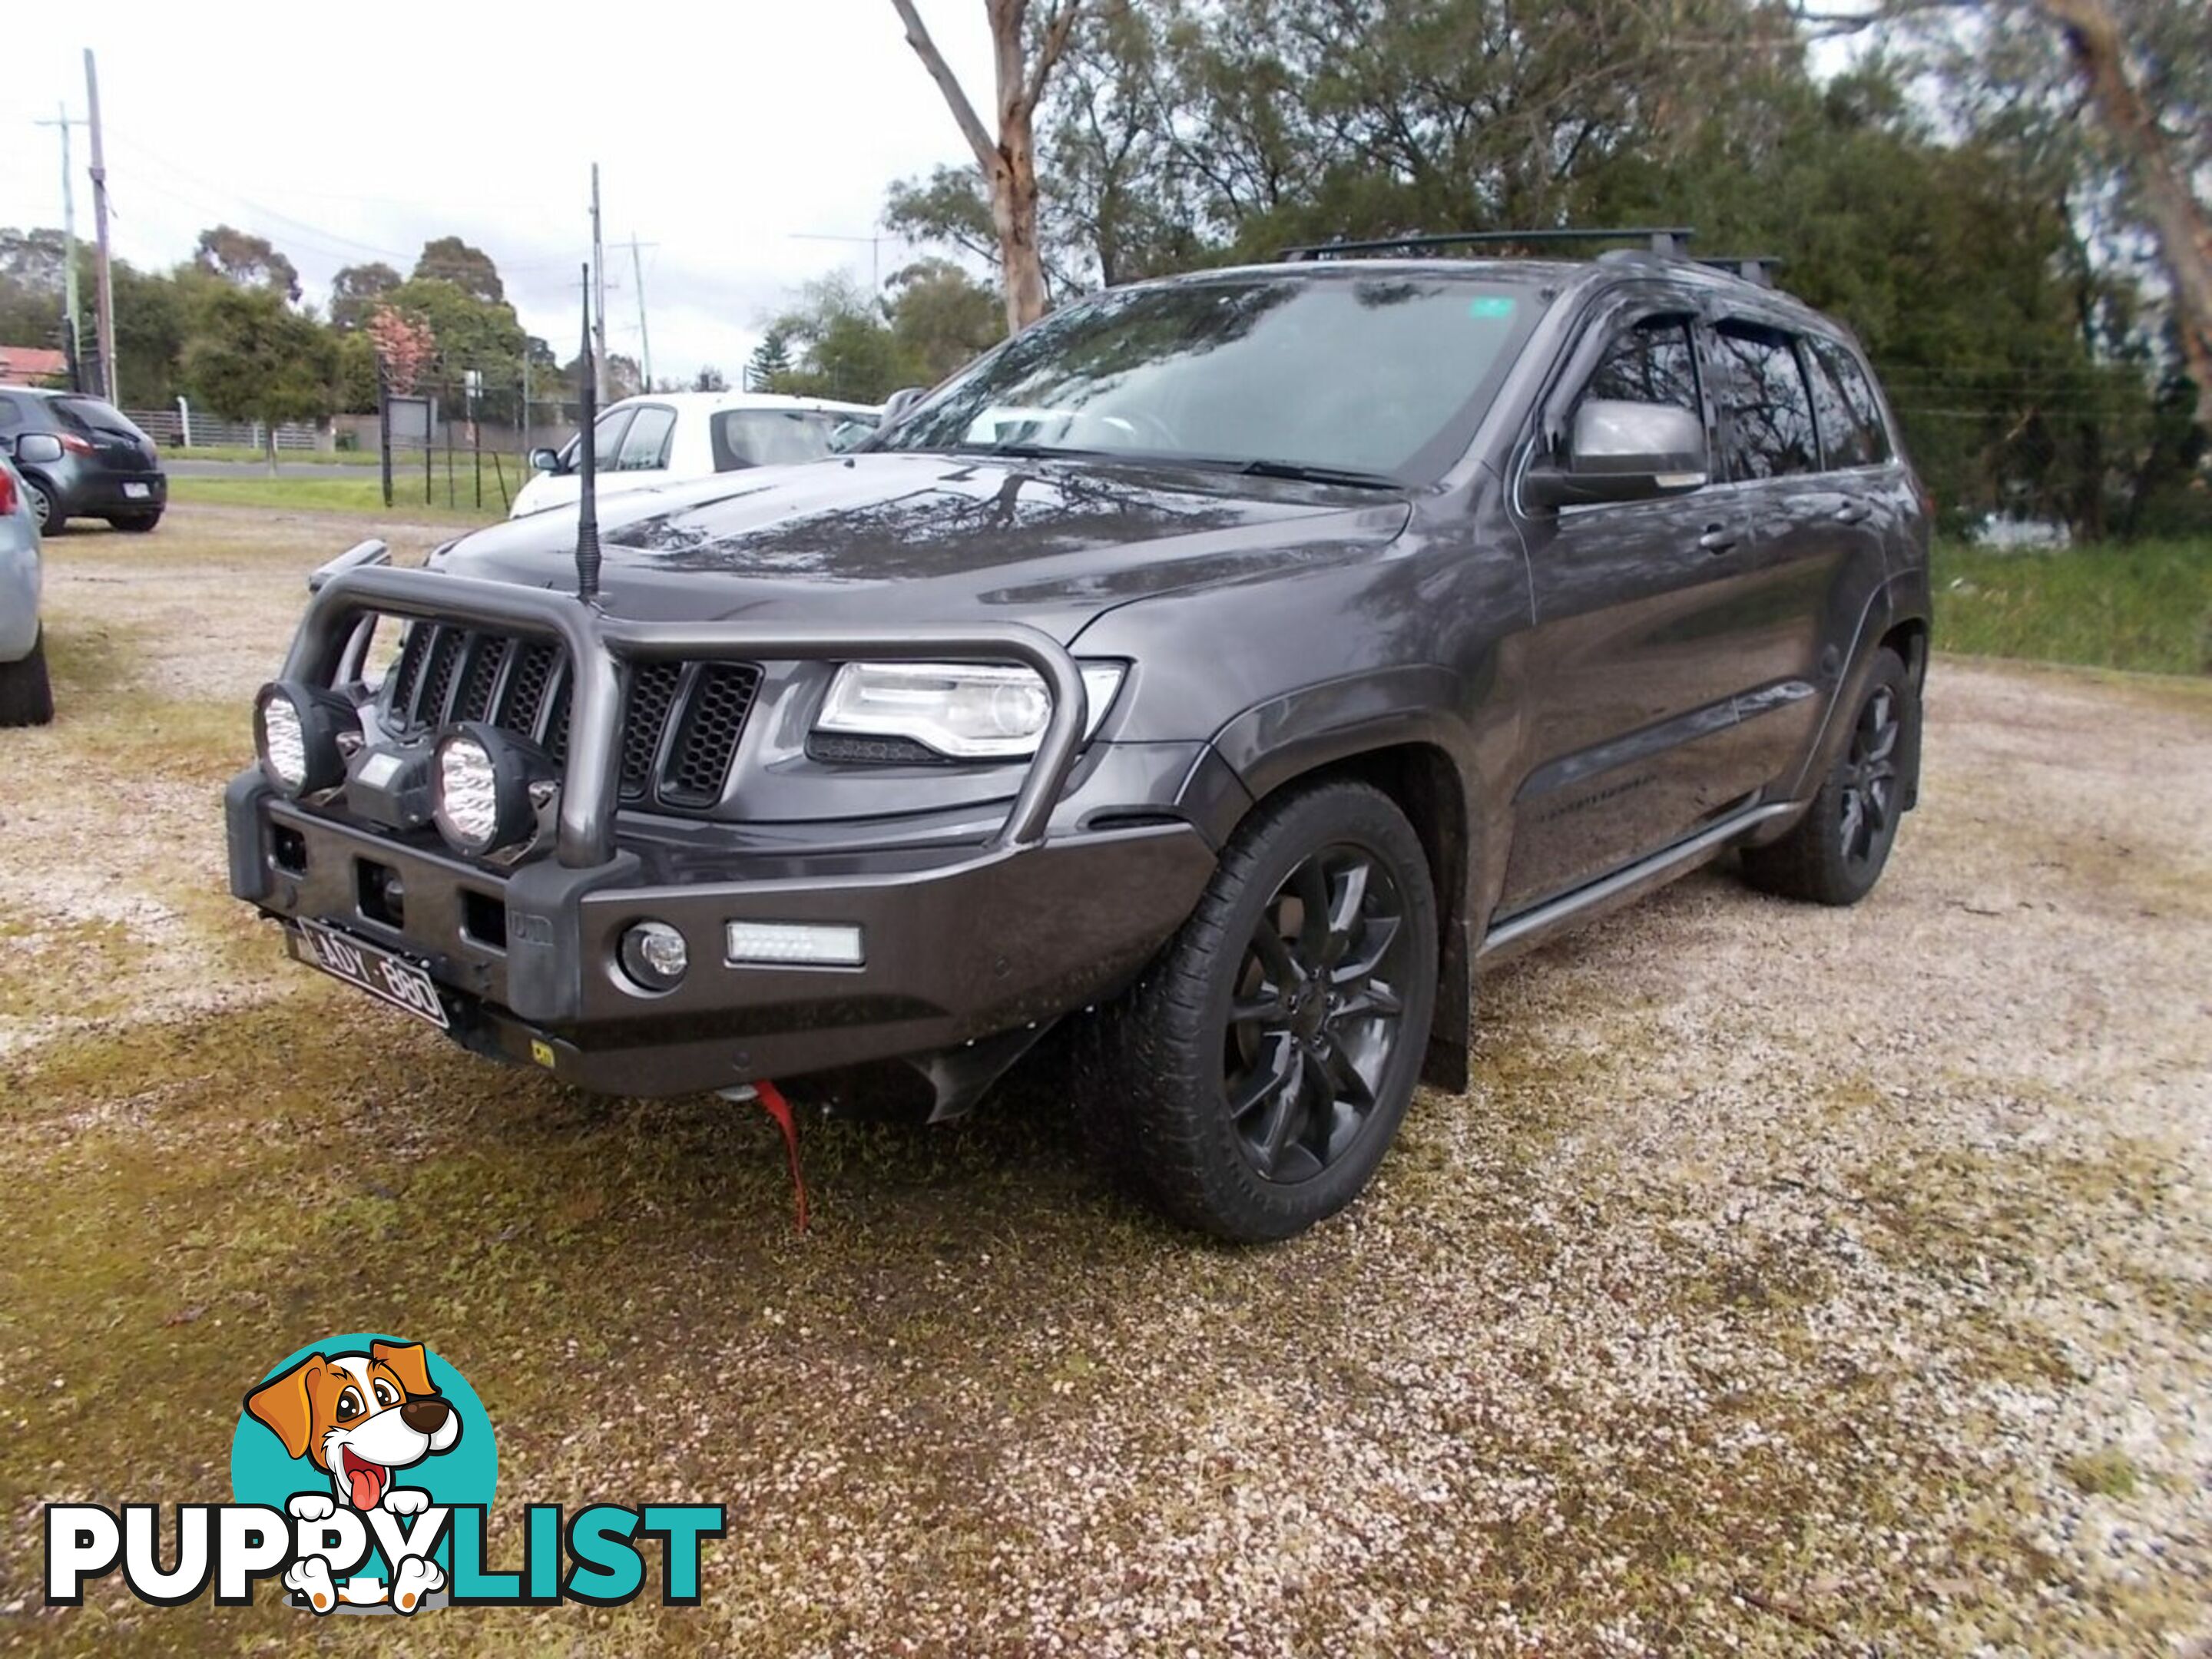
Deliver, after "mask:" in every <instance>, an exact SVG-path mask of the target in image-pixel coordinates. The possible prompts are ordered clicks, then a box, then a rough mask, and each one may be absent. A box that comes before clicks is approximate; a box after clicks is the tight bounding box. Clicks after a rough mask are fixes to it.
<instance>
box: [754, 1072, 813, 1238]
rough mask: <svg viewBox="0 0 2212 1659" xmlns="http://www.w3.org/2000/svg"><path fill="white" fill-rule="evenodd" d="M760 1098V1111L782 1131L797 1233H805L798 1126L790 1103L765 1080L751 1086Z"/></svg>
mask: <svg viewBox="0 0 2212 1659" xmlns="http://www.w3.org/2000/svg"><path fill="white" fill-rule="evenodd" d="M753 1091H754V1092H755V1093H756V1094H757V1095H758V1096H759V1097H760V1103H761V1109H762V1110H763V1111H765V1112H766V1113H767V1114H768V1115H769V1116H770V1117H772V1118H774V1119H775V1124H776V1127H778V1128H779V1129H781V1130H782V1131H783V1149H784V1151H785V1152H787V1153H788V1154H789V1155H790V1158H791V1189H792V1191H793V1193H795V1194H798V1199H799V1231H800V1232H802V1233H803V1232H805V1231H806V1177H805V1176H803V1175H801V1174H800V1173H799V1125H798V1124H797V1123H796V1122H795V1121H793V1118H792V1115H791V1103H790V1102H789V1101H787V1100H786V1099H785V1098H784V1097H783V1091H782V1090H781V1089H779V1088H777V1087H776V1086H775V1085H774V1084H773V1083H770V1082H768V1081H767V1080H766V1079H763V1080H762V1081H760V1082H758V1083H756V1084H754V1085H753Z"/></svg>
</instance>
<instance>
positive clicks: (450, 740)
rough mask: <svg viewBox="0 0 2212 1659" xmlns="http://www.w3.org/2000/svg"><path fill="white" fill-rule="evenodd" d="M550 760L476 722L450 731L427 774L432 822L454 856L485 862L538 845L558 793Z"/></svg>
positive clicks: (533, 747)
mask: <svg viewBox="0 0 2212 1659" xmlns="http://www.w3.org/2000/svg"><path fill="white" fill-rule="evenodd" d="M553 778H554V767H553V762H552V759H551V757H549V756H548V755H547V754H546V753H545V751H544V750H542V749H540V748H538V745H537V744H532V743H526V742H524V741H523V740H522V739H520V738H516V737H513V736H512V735H511V734H509V733H507V732H502V731H501V730H500V729H499V728H498V727H496V726H486V725H484V724H483V722H482V721H479V720H471V721H468V722H466V723H465V724H464V725H460V726H453V727H451V728H449V729H448V730H447V732H445V734H444V735H443V736H441V738H439V739H438V748H437V752H436V756H435V763H434V764H433V765H432V767H431V769H430V816H431V817H432V818H433V819H434V820H435V822H436V823H437V825H438V833H439V834H440V835H441V836H444V837H445V838H446V842H447V845H448V846H449V847H451V848H453V850H454V851H455V852H459V853H468V854H476V855H477V856H483V855H485V854H504V853H506V852H507V851H509V850H510V849H513V848H526V847H528V846H530V845H531V844H532V842H535V841H537V839H538V834H539V829H540V823H539V818H540V813H541V812H542V811H545V810H547V809H550V806H551V805H552V802H553V799H554V795H555V793H556V788H555V785H554V781H553Z"/></svg>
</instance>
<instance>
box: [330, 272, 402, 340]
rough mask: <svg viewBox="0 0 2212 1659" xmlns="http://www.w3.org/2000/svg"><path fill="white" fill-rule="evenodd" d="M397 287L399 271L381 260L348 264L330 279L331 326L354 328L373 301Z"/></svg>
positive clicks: (370, 309)
mask: <svg viewBox="0 0 2212 1659" xmlns="http://www.w3.org/2000/svg"><path fill="white" fill-rule="evenodd" d="M398 286H399V273H398V271H396V270H393V269H392V267H391V266H390V265H387V264H384V263H383V262H382V261H381V260H377V261H373V262H371V263H370V264H363V265H348V266H346V267H345V268H344V269H343V270H341V271H339V272H338V274H337V276H333V277H331V327H332V328H337V329H346V330H351V329H357V328H359V327H360V326H361V325H362V324H363V323H365V322H367V321H368V317H369V313H371V312H372V311H374V309H375V308H376V302H377V301H379V300H380V299H382V298H383V297H384V296H385V295H387V294H389V293H391V292H392V289H395V288H398Z"/></svg>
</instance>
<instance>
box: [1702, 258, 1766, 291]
mask: <svg viewBox="0 0 2212 1659" xmlns="http://www.w3.org/2000/svg"><path fill="white" fill-rule="evenodd" d="M1698 263H1699V264H1701V265H1711V267H1712V268H1713V269H1714V270H1725V271H1727V272H1728V273H1729V275H1730V276H1741V277H1742V278H1743V280H1744V281H1745V282H1747V283H1757V284H1758V285H1759V287H1761V288H1772V287H1773V286H1774V273H1775V272H1776V271H1777V270H1780V269H1781V267H1782V256H1781V255H1779V254H1778V253H1752V254H1745V255H1741V256H1733V257H1730V258H1710V259H1699V261H1698Z"/></svg>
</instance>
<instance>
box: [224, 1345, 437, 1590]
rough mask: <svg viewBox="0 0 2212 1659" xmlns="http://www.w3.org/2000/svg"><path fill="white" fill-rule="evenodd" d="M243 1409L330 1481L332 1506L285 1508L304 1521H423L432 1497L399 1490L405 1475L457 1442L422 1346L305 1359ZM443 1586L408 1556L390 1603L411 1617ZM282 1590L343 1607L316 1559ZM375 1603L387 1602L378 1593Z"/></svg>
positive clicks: (305, 1502) (302, 1503)
mask: <svg viewBox="0 0 2212 1659" xmlns="http://www.w3.org/2000/svg"><path fill="white" fill-rule="evenodd" d="M246 1414H247V1415H248V1416H250V1417H252V1418H253V1419H255V1420H256V1421H257V1422H259V1423H261V1424H263V1425H265V1426H266V1427H267V1428H268V1429H269V1430H270V1432H271V1433H273V1434H275V1435H276V1437H277V1439H279V1440H281V1441H282V1442H283V1444H284V1450H285V1452H286V1454H287V1455H289V1456H291V1457H293V1458H295V1459H297V1458H301V1457H305V1458H306V1459H307V1462H309V1463H311V1464H312V1465H313V1467H314V1468H316V1469H318V1470H319V1471H321V1472H322V1473H323V1474H325V1475H327V1476H329V1478H330V1482H331V1496H330V1497H328V1498H325V1496H323V1495H322V1494H321V1493H320V1492H297V1493H295V1494H294V1495H293V1497H292V1498H291V1500H290V1502H289V1504H287V1505H286V1507H287V1508H288V1509H289V1510H290V1512H291V1513H292V1515H293V1516H295V1518H297V1519H299V1520H301V1521H321V1520H326V1519H328V1518H329V1516H331V1514H332V1513H333V1512H334V1511H335V1510H336V1508H337V1505H338V1504H345V1505H346V1506H348V1507H349V1508H351V1509H355V1510H362V1511H363V1512H366V1511H368V1510H374V1509H377V1508H382V1509H385V1510H388V1511H390V1512H391V1513H392V1514H393V1515H396V1516H412V1515H420V1514H421V1513H422V1511H423V1510H425V1509H426V1508H428V1506H429V1503H430V1494H429V1493H428V1492H423V1491H422V1490H420V1489H419V1488H416V1487H410V1486H401V1485H399V1484H398V1479H397V1477H398V1473H399V1471H401V1470H403V1469H408V1468H414V1467H415V1466H416V1464H418V1463H420V1462H422V1461H423V1459H425V1458H428V1457H434V1456H435V1455H438V1454H439V1453H441V1452H447V1451H451V1450H452V1449H453V1447H454V1446H455V1445H456V1444H457V1443H459V1440H460V1437H461V1419H460V1413H459V1412H457V1411H455V1410H454V1409H453V1405H452V1404H451V1402H449V1401H447V1400H446V1399H445V1398H444V1397H443V1396H442V1395H440V1394H439V1393H438V1391H437V1389H435V1387H434V1386H433V1385H432V1384H431V1382H430V1371H429V1364H428V1358H427V1357H426V1355H425V1354H424V1352H423V1349H422V1345H421V1344H420V1343H399V1342H385V1341H372V1342H371V1343H370V1344H369V1345H368V1352H367V1353H340V1354H321V1353H313V1354H309V1355H308V1356H307V1358H304V1359H302V1360H301V1361H300V1362H299V1363H298V1364H295V1365H294V1366H293V1367H292V1368H291V1369H290V1370H287V1371H285V1372H283V1373H282V1374H281V1375H279V1376H273V1377H271V1378H270V1379H269V1381H267V1382H266V1383H263V1384H261V1386H260V1387H258V1388H257V1389H254V1390H253V1392H252V1393H251V1394H249V1395H246ZM371 1582H372V1583H373V1582H374V1581H371ZM445 1582H446V1575H445V1572H444V1570H443V1569H441V1567H440V1566H439V1565H437V1564H436V1563H435V1562H434V1561H430V1560H428V1559H422V1558H419V1557H410V1558H409V1559H405V1560H404V1561H402V1562H400V1563H399V1565H398V1571H396V1573H395V1575H394V1579H393V1583H392V1586H391V1591H390V1595H391V1601H392V1605H394V1606H396V1607H398V1609H399V1610H400V1611H401V1612H402V1613H412V1612H413V1611H414V1610H415V1608H416V1606H418V1605H419V1604H420V1603H421V1601H422V1598H423V1596H425V1595H428V1593H429V1592H430V1591H432V1590H435V1589H441V1588H442V1587H443V1585H444V1584H445ZM284 1583H285V1585H286V1587H287V1588H288V1589H292V1590H294V1591H295V1592H297V1593H298V1594H299V1595H301V1596H302V1597H304V1598H305V1599H306V1601H307V1604H308V1605H309V1606H311V1607H313V1608H314V1609H315V1611H316V1612H318V1613H328V1612H330V1611H331V1609H332V1608H333V1607H336V1606H337V1602H338V1601H339V1599H340V1597H339V1595H338V1592H337V1589H336V1588H335V1587H334V1586H333V1584H332V1583H331V1571H330V1564H329V1562H327V1561H326V1560H325V1559H322V1558H321V1557H319V1556H310V1557H307V1558H304V1559H301V1561H299V1562H297V1563H295V1565H293V1566H291V1567H289V1568H288V1569H286V1571H285V1573H284ZM361 1584H362V1581H361V1580H359V1579H356V1580H354V1581H351V1582H350V1583H349V1584H348V1586H347V1590H348V1592H349V1594H348V1595H346V1597H345V1598H344V1599H346V1600H348V1601H361V1600H362V1599H364V1597H363V1596H362V1595H361V1594H358V1593H355V1591H356V1586H357V1585H361ZM372 1599H375V1600H382V1599H383V1594H382V1590H381V1587H380V1586H379V1587H377V1588H376V1592H375V1594H374V1597H373V1598H372Z"/></svg>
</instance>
